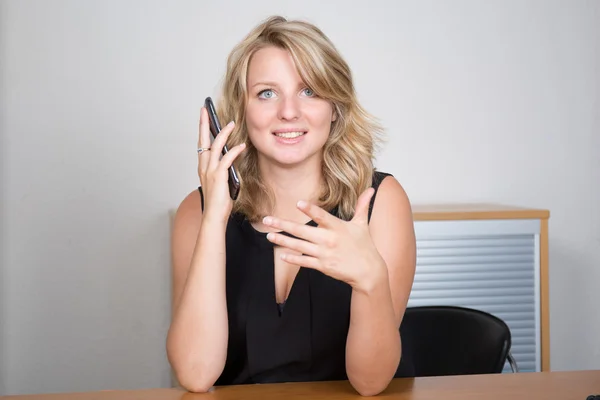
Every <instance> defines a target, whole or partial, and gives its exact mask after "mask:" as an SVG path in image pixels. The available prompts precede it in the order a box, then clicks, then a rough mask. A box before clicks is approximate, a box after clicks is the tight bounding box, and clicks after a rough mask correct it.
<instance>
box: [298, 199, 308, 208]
mask: <svg viewBox="0 0 600 400" xmlns="http://www.w3.org/2000/svg"><path fill="white" fill-rule="evenodd" d="M297 206H298V207H300V208H304V207H306V202H305V201H304V200H300V201H299V202H298V204H297Z"/></svg>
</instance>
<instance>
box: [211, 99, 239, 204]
mask: <svg viewBox="0 0 600 400" xmlns="http://www.w3.org/2000/svg"><path fill="white" fill-rule="evenodd" d="M204 107H206V111H208V121H209V126H210V133H212V136H213V139H214V138H216V137H217V135H218V134H219V133H220V132H221V124H220V123H219V118H217V111H216V109H215V105H214V103H213V101H212V99H211V98H210V97H207V98H206V100H204ZM228 151H229V149H228V148H227V145H224V146H223V151H222V153H223V155H225V154H227V152H228ZM228 183H229V195H230V196H231V199H232V200H235V199H237V197H238V194H239V193H240V179H239V177H238V174H237V171H236V170H235V168H234V166H233V164H232V165H231V167H229V180H228Z"/></svg>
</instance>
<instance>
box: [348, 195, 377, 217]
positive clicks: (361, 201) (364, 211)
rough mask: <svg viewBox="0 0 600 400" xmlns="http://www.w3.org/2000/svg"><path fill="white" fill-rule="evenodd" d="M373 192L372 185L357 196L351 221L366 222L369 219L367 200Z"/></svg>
mask: <svg viewBox="0 0 600 400" xmlns="http://www.w3.org/2000/svg"><path fill="white" fill-rule="evenodd" d="M374 193H375V189H373V188H372V187H370V188H368V189H367V190H365V191H364V192H362V194H361V195H360V196H359V197H358V200H357V201H356V208H355V211H354V217H353V218H352V221H353V222H358V223H362V224H366V223H367V222H368V221H369V202H370V201H371V197H373V194H374Z"/></svg>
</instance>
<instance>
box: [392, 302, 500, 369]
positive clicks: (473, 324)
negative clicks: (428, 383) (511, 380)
mask: <svg viewBox="0 0 600 400" xmlns="http://www.w3.org/2000/svg"><path fill="white" fill-rule="evenodd" d="M400 334H401V337H402V348H403V353H406V354H405V355H406V357H407V358H408V359H409V360H410V362H411V364H412V366H413V369H414V374H415V376H441V375H471V374H490V373H500V372H502V370H503V367H504V364H505V362H506V358H507V356H508V353H509V351H510V346H511V334H510V329H509V328H508V326H507V325H506V323H505V322H504V321H502V320H501V319H500V318H497V317H496V316H494V315H491V314H489V313H486V312H483V311H479V310H474V309H470V308H464V307H454V306H424V307H408V308H407V309H406V313H405V314H404V318H403V320H402V325H401V327H400Z"/></svg>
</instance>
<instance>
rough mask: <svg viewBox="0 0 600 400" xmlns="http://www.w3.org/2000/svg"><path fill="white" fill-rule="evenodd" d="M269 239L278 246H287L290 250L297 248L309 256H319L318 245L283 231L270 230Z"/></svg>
mask: <svg viewBox="0 0 600 400" xmlns="http://www.w3.org/2000/svg"><path fill="white" fill-rule="evenodd" d="M267 239H268V240H269V241H270V242H271V243H274V244H276V245H278V246H281V247H286V248H288V249H290V250H296V251H297V252H300V253H302V254H307V255H309V256H314V257H316V256H318V251H319V247H318V245H316V244H314V243H311V242H308V241H306V240H302V239H295V238H291V237H289V236H286V235H283V234H281V233H276V232H270V233H269V234H267Z"/></svg>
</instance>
